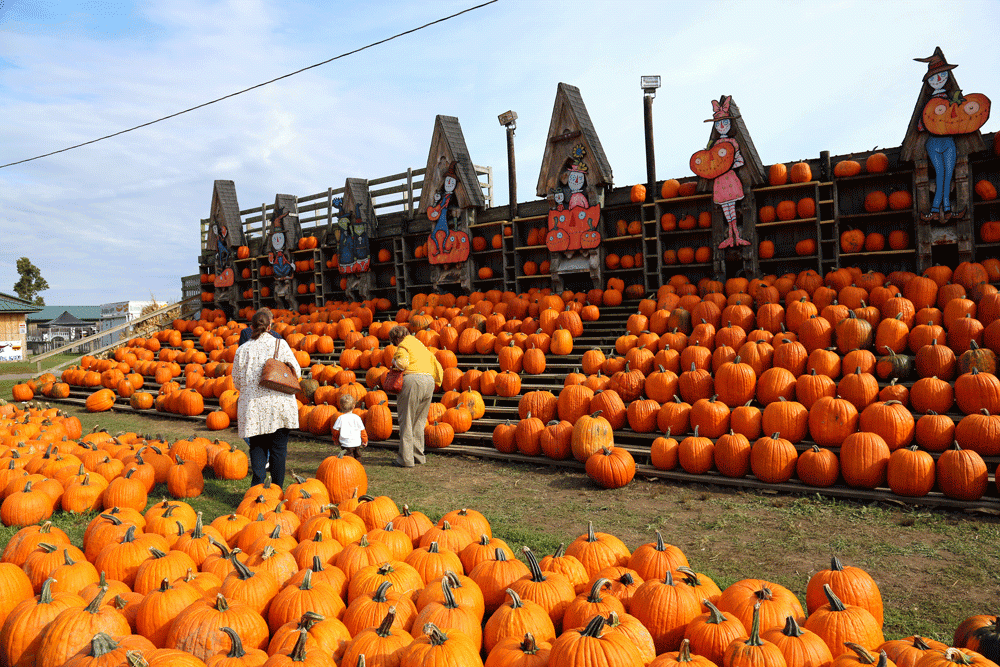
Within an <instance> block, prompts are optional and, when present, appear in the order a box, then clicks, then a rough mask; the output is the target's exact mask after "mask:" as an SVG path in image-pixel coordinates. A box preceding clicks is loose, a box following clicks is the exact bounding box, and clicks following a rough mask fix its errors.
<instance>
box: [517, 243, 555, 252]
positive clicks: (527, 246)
mask: <svg viewBox="0 0 1000 667" xmlns="http://www.w3.org/2000/svg"><path fill="white" fill-rule="evenodd" d="M542 248H544V249H545V250H548V249H549V248H548V246H547V245H545V244H544V243H543V244H541V245H522V246H517V247H515V248H514V250H539V249H542Z"/></svg>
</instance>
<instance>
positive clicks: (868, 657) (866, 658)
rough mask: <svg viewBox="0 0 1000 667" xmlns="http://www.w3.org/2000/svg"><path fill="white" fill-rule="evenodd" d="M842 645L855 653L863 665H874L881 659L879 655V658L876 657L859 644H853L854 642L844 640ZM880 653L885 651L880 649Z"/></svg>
mask: <svg viewBox="0 0 1000 667" xmlns="http://www.w3.org/2000/svg"><path fill="white" fill-rule="evenodd" d="M844 646H846V647H847V648H849V649H851V650H852V651H854V652H855V653H857V655H858V662H860V663H861V664H863V665H874V664H875V663H877V662H879V661H880V660H881V659H882V656H879V658H878V659H876V658H875V656H873V655H872V654H871V652H870V651H869V650H868V649H866V648H865V647H864V646H861V645H860V644H855V643H854V642H844ZM882 653H885V651H882Z"/></svg>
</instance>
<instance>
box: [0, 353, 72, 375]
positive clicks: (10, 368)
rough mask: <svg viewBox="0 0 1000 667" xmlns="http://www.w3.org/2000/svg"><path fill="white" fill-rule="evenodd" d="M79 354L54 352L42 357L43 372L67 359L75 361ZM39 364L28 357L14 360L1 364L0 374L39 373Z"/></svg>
mask: <svg viewBox="0 0 1000 667" xmlns="http://www.w3.org/2000/svg"><path fill="white" fill-rule="evenodd" d="M79 358H80V355H79V354H66V353H62V354H54V355H52V356H51V357H48V358H46V359H42V372H43V373H44V372H45V371H47V370H48V369H50V368H52V367H53V366H58V365H60V364H64V363H66V362H67V361H74V360H76V359H79ZM37 372H38V365H37V363H36V362H34V361H32V360H31V359H28V360H27V361H12V362H9V363H4V364H0V376H4V375H23V374H25V373H37Z"/></svg>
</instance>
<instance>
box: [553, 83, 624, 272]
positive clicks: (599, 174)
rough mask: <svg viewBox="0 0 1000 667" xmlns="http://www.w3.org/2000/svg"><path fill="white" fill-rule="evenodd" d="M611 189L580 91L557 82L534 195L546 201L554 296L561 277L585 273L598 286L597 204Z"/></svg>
mask: <svg viewBox="0 0 1000 667" xmlns="http://www.w3.org/2000/svg"><path fill="white" fill-rule="evenodd" d="M612 184H613V179H612V175H611V165H610V163H609V162H608V158H607V155H605V154H604V147H603V146H601V140H600V138H599V137H598V136H597V132H596V130H594V124H593V123H592V122H591V120H590V114H588V113H587V107H586V105H585V104H584V103H583V97H582V96H581V95H580V89H579V88H577V87H576V86H571V85H569V84H567V83H560V84H559V86H558V88H557V89H556V101H555V105H554V107H553V109H552V119H551V120H550V122H549V134H548V141H547V142H546V144H545V154H544V156H543V157H542V168H541V171H540V172H539V174H538V184H537V186H536V188H535V189H536V194H537V195H538V196H539V197H545V198H547V199H548V202H549V215H548V235H547V236H546V239H545V245H546V247H547V248H548V249H549V271H550V273H551V274H552V284H553V288H554V289H555V290H556V291H562V289H563V276H565V275H566V274H567V273H576V272H581V271H586V272H588V273H589V274H590V277H591V279H592V280H593V282H594V286H595V287H596V286H600V285H601V282H602V281H601V261H600V251H599V247H600V245H601V232H600V228H601V227H600V223H601V205H602V204H603V203H604V193H605V190H606V189H608V188H610V187H611V186H612Z"/></svg>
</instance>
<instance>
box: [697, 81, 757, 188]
mask: <svg viewBox="0 0 1000 667" xmlns="http://www.w3.org/2000/svg"><path fill="white" fill-rule="evenodd" d="M724 97H725V95H723V98H724ZM729 112H730V114H732V115H733V116H735V118H731V119H730V121H729V122H730V125H731V127H730V130H729V136H730V137H732V138H733V139H735V140H736V142H737V143H739V145H740V154H741V155H742V156H743V161H744V165H743V166H742V167H740V168H738V169H737V170H736V175H737V176H739V178H740V182H741V183H743V188H744V190H747V191H749V189H750V188H751V187H753V186H755V185H760V184H761V183H764V182H765V181H766V180H767V170H766V169H764V164H763V163H762V162H761V161H760V155H759V154H758V153H757V147H756V146H754V145H753V139H751V138H750V132H749V131H747V125H746V123H744V122H743V116H741V115H740V108H739V107H738V106H736V102H735V101H730V103H729ZM711 128H712V130H711V132H710V133H709V136H708V145H709V146H711V145H712V144H713V143H714V142H715V140H716V139H718V138H719V131H718V130H716V129H715V123H712V125H711ZM711 189H712V181H711V180H710V179H707V178H701V179H698V191H699V192H707V191H710V190H711Z"/></svg>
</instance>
